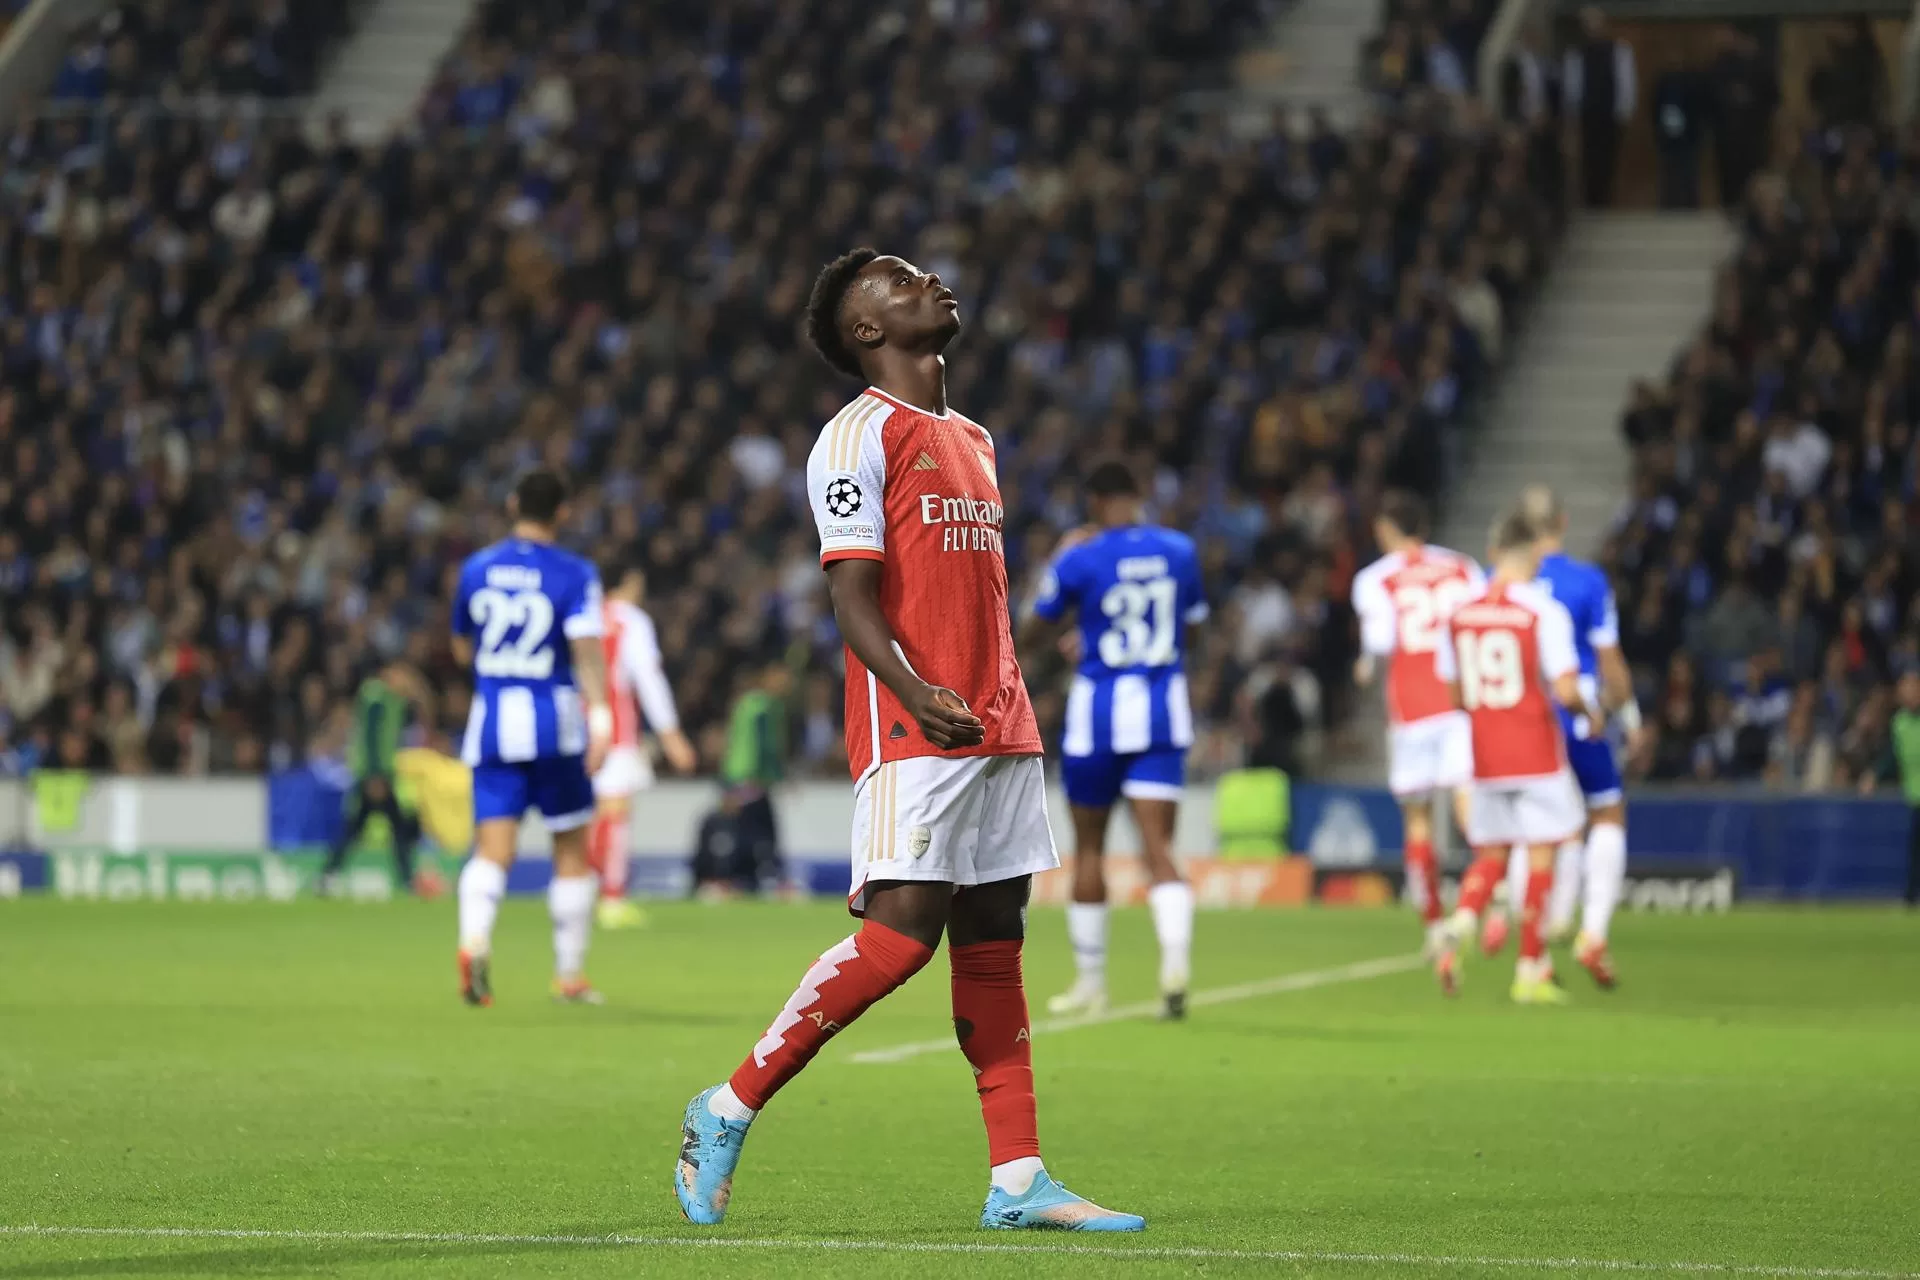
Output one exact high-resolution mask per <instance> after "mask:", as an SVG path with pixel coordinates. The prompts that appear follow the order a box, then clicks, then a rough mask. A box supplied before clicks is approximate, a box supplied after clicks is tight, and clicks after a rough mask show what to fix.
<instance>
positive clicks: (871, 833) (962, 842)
mask: <svg viewBox="0 0 1920 1280" xmlns="http://www.w3.org/2000/svg"><path fill="white" fill-rule="evenodd" d="M1059 865H1060V855H1059V853H1058V852H1056V851H1055V849H1054V845H1053V828H1052V826H1050V825H1049V824H1048V821H1047V778H1046V770H1045V769H1044V767H1043V766H1042V763H1041V759H1040V757H1039V756H964V757H960V758H958V759H955V758H953V757H949V756H913V757H910V758H909V759H906V760H891V761H888V762H887V763H885V764H882V765H881V766H880V767H879V768H878V769H875V770H874V771H873V772H871V773H869V774H868V775H867V776H866V777H865V778H862V779H861V780H860V782H859V783H858V784H857V785H856V786H855V787H854V789H853V889H852V892H851V894H850V895H849V897H848V906H849V907H850V908H851V909H852V910H853V913H854V914H855V915H859V914H860V913H861V912H863V911H864V910H865V909H866V885H867V882H868V881H869V880H944V881H946V882H947V883H949V884H952V885H954V886H956V887H958V888H967V887H969V886H972V885H978V884H993V883H995V882H997V881H1000V880H1012V879H1014V878H1015V877H1018V876H1026V875H1033V874H1035V873H1037V872H1041V871H1051V870H1053V869H1054V868H1055V867H1057V866H1059Z"/></svg>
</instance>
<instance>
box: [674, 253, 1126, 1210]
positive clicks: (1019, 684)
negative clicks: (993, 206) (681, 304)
mask: <svg viewBox="0 0 1920 1280" xmlns="http://www.w3.org/2000/svg"><path fill="white" fill-rule="evenodd" d="M959 331H960V306H959V303H958V302H957V301H956V300H955V299H954V296H953V291H952V290H950V289H948V288H946V287H945V286H944V285H942V284H941V283H940V277H939V276H937V275H934V274H932V273H931V272H924V271H921V270H920V269H918V268H917V267H915V266H913V264H911V263H909V262H904V261H902V260H901V259H899V258H897V257H892V256H889V255H882V254H880V253H877V252H875V251H874V250H872V249H856V250H854V251H853V252H851V253H849V254H845V255H843V256H842V257H840V258H837V259H835V260H834V261H833V262H831V263H829V264H828V265H827V266H826V268H825V269H824V270H823V271H821V273H820V276H819V278H818V279H817V280H816V281H815V282H814V287H813V296H812V297H811V299H809V301H808V304H807V332H808V337H809V338H810V339H811V340H812V342H813V345H814V347H815V348H816V349H817V350H818V351H819V352H820V355H821V356H822V358H824V359H825V360H826V362H827V363H828V364H829V365H831V366H833V368H834V369H836V370H838V371H839V372H841V373H844V374H846V375H847V376H848V377H850V378H862V379H864V380H865V381H867V382H868V383H869V384H870V385H869V386H868V387H867V389H866V390H865V391H863V392H862V393H861V394H860V395H859V396H857V397H855V398H854V400H853V401H852V403H850V404H848V405H847V407H846V408H844V409H842V410H841V411H840V412H839V413H838V414H837V415H835V417H834V419H833V420H832V421H831V422H829V423H828V424H827V426H826V429H825V430H824V431H822V432H821V434H820V439H819V442H818V443H817V444H816V445H815V446H814V450H813V456H812V457H811V458H810V459H809V460H808V463H807V490H808V494H809V496H810V497H811V499H812V503H813V513H814V519H815V521H816V523H817V524H818V525H819V530H820V561H821V564H822V565H823V566H824V567H825V569H826V572H827V585H828V591H829V593H830V594H831V596H832V598H833V612H834V619H835V621H837V622H838V623H839V627H840V634H841V637H842V638H843V639H844V640H845V641H846V647H847V654H846V661H847V702H846V720H847V756H848V758H849V760H850V761H851V763H852V768H853V777H854V820H853V834H852V840H851V845H852V849H851V852H852V859H853V894H852V898H851V901H850V903H849V906H850V908H851V909H852V911H853V914H854V915H856V916H859V917H862V923H861V926H860V928H859V930H858V931H857V932H855V933H854V934H853V935H852V936H851V937H848V938H845V939H842V940H841V941H840V942H838V943H836V944H835V945H834V946H832V947H831V948H829V949H828V950H827V952H826V953H825V954H824V955H822V956H821V957H820V958H819V959H818V960H817V961H815V962H814V964H813V967H812V968H810V969H808V970H807V972H806V975H805V977H803V978H802V979H801V982H800V986H799V988H798V989H797V990H796V991H795V992H794V993H793V995H792V996H791V997H790V998H789V999H788V1001H787V1005H786V1008H785V1009H783V1010H781V1012H780V1015H779V1016H778V1017H776V1018H775V1019H774V1020H773V1023H772V1025H771V1026H769V1027H768V1028H767V1032H766V1034H765V1035H764V1036H762V1037H761V1039H760V1042H759V1043H758V1044H756V1045H754V1046H753V1050H752V1052H750V1053H749V1054H748V1055H747V1058H746V1060H745V1061H744V1062H742V1063H741V1064H740V1066H739V1068H738V1069H737V1070H736V1071H735V1072H734V1073H733V1076H732V1078H731V1079H729V1080H728V1081H727V1082H726V1083H724V1084H719V1085H715V1086H714V1087H713V1088H711V1089H708V1090H706V1091H705V1092H704V1093H701V1094H700V1095H699V1096H697V1097H695V1098H694V1099H693V1101H692V1102H690V1103H688V1104H687V1110H686V1115H685V1118H684V1121H683V1126H682V1135H683V1142H682V1145H681V1149H680V1158H679V1161H678V1162H677V1163H676V1165H675V1168H674V1192H675V1194H676V1195H677V1196H678V1197H679V1200H680V1208H681V1210H682V1212H684V1213H685V1214H686V1215H687V1218H688V1220H689V1221H692V1222H696V1223H703V1224H710V1223H717V1222H719V1221H720V1220H721V1219H722V1218H724V1217H725V1216H726V1211H727V1202H728V1199H729V1198H730V1196H731V1195H732V1185H733V1172H734V1169H735V1167H736V1165H737V1164H738V1162H739V1159H740V1146H741V1143H743V1142H744V1141H745V1140H746V1136H747V1128H748V1126H749V1125H750V1124H751V1123H752V1122H753V1119H754V1117H755V1116H756V1115H757V1114H758V1113H759V1111H760V1109H761V1108H762V1107H764V1106H765V1105H766V1104H767V1103H768V1102H769V1101H770V1100H771V1099H772V1098H773V1096H774V1094H775V1093H777V1092H778V1091H779V1090H780V1088H781V1087H782V1086H783V1085H785V1084H786V1083H787V1081H789V1080H791V1079H792V1078H793V1077H794V1076H795V1075H797V1074H798V1073H799V1072H800V1070H801V1068H803V1067H805V1066H806V1064H807V1063H808V1062H809V1061H811V1060H812V1058H813V1056H814V1055H815V1054H816V1053H818V1052H819V1051H820V1047H821V1046H822V1045H823V1044H825V1043H826V1042H827V1040H828V1039H829V1038H830V1037H831V1036H833V1035H834V1034H835V1033H836V1032H838V1031H840V1030H841V1029H842V1028H844V1027H846V1026H847V1025H848V1024H849V1023H851V1022H852V1021H853V1020H854V1019H855V1018H857V1017H859V1016H860V1015H861V1014H862V1013H865V1012H866V1011H867V1009H868V1008H869V1007H870V1006H872V1005H873V1003H874V1002H875V1001H877V1000H879V999H881V998H882V997H884V996H886V995H887V994H888V993H890V992H891V991H893V990H894V989H895V988H897V987H899V986H900V985H901V984H902V983H904V982H906V981H907V980H908V979H909V978H911V977H912V976H913V975H914V974H915V973H917V972H919V970H920V969H921V968H923V967H924V966H925V965H926V963H927V962H928V961H929V960H931V959H932V958H933V951H934V948H935V947H936V946H938V945H939V943H940V939H941V937H942V935H944V936H945V937H946V940H947V956H948V959H949V961H950V962H951V964H952V966H953V1025H954V1032H955V1035H956V1036H957V1037H958V1038H959V1041H960V1049H961V1052H963V1053H964V1054H965V1055H966V1057H967V1061H968V1062H969V1063H971V1064H972V1066H973V1075H974V1084H975V1087H976V1090H977V1091H978V1093H979V1095H980V1110H981V1114H982V1116H983V1117H984V1119H985V1121H986V1128H987V1149H988V1161H989V1165H990V1166H991V1167H990V1169H989V1175H988V1177H989V1189H988V1192H987V1201H986V1206H985V1208H984V1209H983V1210H982V1212H981V1219H980V1225H981V1226H983V1227H989V1228H1034V1227H1042V1228H1044V1227H1051V1228H1064V1229H1070V1230H1078V1231H1138V1230H1140V1229H1142V1228H1143V1227H1144V1226H1145V1225H1146V1223H1145V1221H1144V1220H1142V1219H1141V1218H1139V1217H1137V1216H1135V1215H1133V1214H1124V1213H1113V1212H1111V1211H1109V1210H1106V1209H1102V1208H1100V1207H1099V1206H1098V1205H1095V1204H1093V1203H1092V1202H1091V1201H1088V1200H1086V1199H1083V1198H1082V1197H1080V1196H1076V1195H1074V1194H1073V1193H1072V1192H1070V1191H1068V1190H1066V1188H1064V1187H1062V1186H1061V1185H1060V1184H1059V1183H1057V1182H1055V1181H1053V1179H1052V1178H1051V1177H1050V1176H1049V1175H1048V1173H1047V1170H1046V1167H1045V1165H1044V1164H1043V1163H1042V1162H1041V1159H1040V1135H1039V1128H1038V1124H1037V1121H1036V1118H1035V1105H1034V1096H1033V1045H1032V1037H1031V1035H1030V1032H1029V1026H1028V1021H1027V997H1026V989H1025V984H1024V982H1023V979H1022V976H1021V967H1020V952H1021V943H1022V940H1023V938H1024V937H1025V933H1026V907H1027V897H1028V893H1029V890H1030V888H1031V881H1032V876H1033V873H1034V872H1036V871H1045V870H1050V869H1052V868H1054V867H1056V866H1058V865H1059V857H1058V856H1057V855H1056V853H1055V852H1054V847H1053V834H1052V831H1051V830H1050V828H1049V827H1048V825H1047V800H1046V779H1045V776H1044V774H1043V772H1042V769H1041V760H1040V751H1041V747H1040V730H1039V726H1038V724H1037V723H1036V722H1035V720H1034V716H1033V706H1032V704H1031V703H1030V702H1029V701H1028V699H1027V689H1026V685H1025V683H1024V682H1023V680H1022V679H1021V676H1020V666H1019V663H1018V662H1017V661H1015V658H1014V650H1013V633H1012V623H1011V619H1010V616H1009V614H1008V610H1007V569H1006V558H1005V555H1004V552H1003V548H1002V545H1001V528H1002V510H1001V505H1000V485H999V477H998V475H997V473H996V470H995V466H994V449H993V440H992V438H991V437H990V436H988V434H987V433H986V431H985V429H984V428H982V427H981V426H980V425H979V424H978V423H976V422H973V421H971V420H969V419H967V418H964V417H962V416H961V415H960V414H958V413H955V412H953V411H952V410H951V409H949V408H948V407H947V384H946V361H945V358H944V357H943V356H942V354H941V353H942V352H943V351H944V350H945V349H946V346H947V344H948V343H949V342H950V341H952V339H953V337H954V335H955V334H957V333H958V332H959ZM862 1140H863V1141H865V1142H868V1143H870V1144H873V1145H874V1146H875V1147H876V1149H884V1148H885V1147H886V1145H887V1144H889V1143H896V1142H901V1141H907V1140H908V1136H907V1135H905V1134H902V1133H898V1132H897V1131H896V1130H894V1129H893V1128H890V1127H889V1126H888V1122H887V1120H886V1118H885V1117H884V1115H881V1114H876V1115H875V1117H874V1119H873V1120H872V1122H871V1127H870V1128H869V1129H868V1130H867V1132H866V1133H865V1135H864V1136H863V1138H862Z"/></svg>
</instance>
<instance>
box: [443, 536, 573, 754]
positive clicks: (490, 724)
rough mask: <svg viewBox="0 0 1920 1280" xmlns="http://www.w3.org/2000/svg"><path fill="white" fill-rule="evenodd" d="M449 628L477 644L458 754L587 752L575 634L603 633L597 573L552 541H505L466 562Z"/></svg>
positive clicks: (461, 568) (516, 539)
mask: <svg viewBox="0 0 1920 1280" xmlns="http://www.w3.org/2000/svg"><path fill="white" fill-rule="evenodd" d="M453 633H454V634H455V635H457V636H465V637H467V638H468V639H469V640H471V641H472V642H473V704H472V707H471V708H470V709H469V711H468V713H467V732H466V737H465V739H464V740H463V741H462V743H461V747H460V758H461V759H462V760H464V761H465V762H466V763H467V764H469V765H482V764H518V763H521V762H524V761H528V760H544V759H549V758H552V757H555V756H577V755H581V754H583V753H584V752H585V751H586V749H587V723H586V715H585V712H584V711H583V709H582V707H581V704H580V691H579V689H578V688H576V687H575V685H574V682H573V650H572V648H571V647H570V645H569V644H568V642H569V641H572V640H578V639H581V638H582V637H587V636H594V637H597V636H599V635H600V634H601V609H600V575H599V574H598V573H597V572H596V571H595V570H594V567H593V565H592V564H591V563H589V562H588V561H586V560H583V559H581V558H580V557H579V556H576V555H574V554H573V553H572V552H570V551H564V550H562V549H561V548H559V547H556V546H554V545H553V544H552V543H547V542H530V541H528V540H526V539H524V538H508V539H507V540H506V541H504V542H496V543H494V544H493V545H492V546H490V547H487V548H486V549H485V550H482V551H476V552H475V553H474V554H473V555H471V556H469V557H468V558H467V562H466V563H465V564H463V565H462V566H460V585H459V588H458V589H457V590H456V591H455V592H454V597H453Z"/></svg>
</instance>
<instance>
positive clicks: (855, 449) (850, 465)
mask: <svg viewBox="0 0 1920 1280" xmlns="http://www.w3.org/2000/svg"><path fill="white" fill-rule="evenodd" d="M854 430H857V431H858V432H859V435H858V436H857V437H850V436H849V435H848V434H847V433H846V432H844V431H837V430H835V429H834V427H833V426H831V425H830V426H829V428H828V429H827V430H826V431H825V432H823V433H821V436H820V440H819V442H818V443H816V444H815V445H814V447H813V454H812V456H811V457H809V458H808V459H807V498H808V501H809V502H810V503H811V504H812V507H813V518H814V522H815V524H816V525H817V526H818V527H819V530H820V563H821V565H822V567H824V568H825V569H826V571H827V594H828V595H829V596H830V597H831V599H832V600H833V617H834V621H835V622H837V623H838V624H839V627H840V638H841V639H843V640H845V641H846V643H847V647H848V648H849V649H851V650H853V656H854V657H856V658H858V659H859V660H860V664H861V665H862V666H864V667H865V668H866V669H867V670H868V671H870V672H872V673H873V677H874V679H876V680H878V681H880V683H882V684H884V685H886V686H887V688H888V689H890V690H891V691H892V692H893V696H894V697H896V698H898V699H899V700H900V705H901V706H902V707H903V708H904V709H905V710H906V712H907V714H908V715H910V716H912V717H913V718H914V720H915V722H916V723H918V724H919V726H920V732H921V733H923V734H925V735H926V738H927V741H929V742H931V743H933V745H934V746H936V747H941V748H943V749H944V748H951V747H973V746H978V745H980V744H981V743H982V742H985V741H986V740H987V730H986V726H985V725H984V724H982V723H981V721H980V718H979V717H978V716H976V715H974V714H973V712H972V711H971V710H969V709H968V707H967V703H966V700H965V699H964V698H962V697H961V696H960V695H959V694H957V693H955V692H954V691H953V690H951V689H943V688H940V687H939V686H937V685H931V684H928V683H927V682H926V681H925V680H922V679H921V678H920V677H919V675H918V674H917V673H916V672H915V671H914V669H913V668H912V667H911V666H910V665H908V663H907V659H906V655H905V654H904V653H903V652H902V651H901V648H900V640H899V637H897V636H896V635H894V632H893V625H892V624H891V623H889V622H888V621H887V617H886V614H885V612H884V611H883V610H882V609H881V607H880V579H881V576H882V575H883V574H884V572H885V571H886V560H887V531H886V517H885V507H886V487H887V457H886V447H885V445H884V444H883V443H882V441H881V439H880V432H879V431H878V430H877V429H875V428H872V427H870V426H862V427H856V428H854Z"/></svg>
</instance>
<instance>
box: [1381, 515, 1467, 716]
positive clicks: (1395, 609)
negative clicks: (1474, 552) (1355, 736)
mask: <svg viewBox="0 0 1920 1280" xmlns="http://www.w3.org/2000/svg"><path fill="white" fill-rule="evenodd" d="M1485 585H1486V578H1485V576H1484V575H1483V574H1482V573H1481V572H1480V566H1479V565H1477V564H1475V563H1474V562H1473V561H1472V560H1470V559H1468V558H1467V557H1466V556H1463V555H1461V554H1460V553H1459V552H1458V551H1449V550H1447V549H1446V548H1445V547H1430V546H1420V547H1415V548H1413V549H1411V550H1408V551H1395V552H1391V553H1389V554H1387V555H1384V556H1381V557H1380V558H1379V559H1378V560H1375V561H1374V562H1373V563H1372V564H1370V565H1368V566H1367V567H1366V568H1364V569H1362V570H1361V571H1360V572H1359V573H1357V574H1355V575H1354V578H1353V611H1354V612H1355V613H1356V614H1358V615H1359V617H1360V648H1361V651H1362V652H1364V653H1367V654H1369V655H1371V656H1373V657H1375V658H1384V659H1386V662H1387V679H1386V686H1387V719H1388V721H1389V722H1390V723H1392V724H1396V725H1401V724H1413V723H1415V722H1416V721H1420V720H1427V719H1430V718H1432V717H1434V716H1439V715H1446V714H1448V713H1449V712H1451V711H1452V710H1453V709H1454V707H1453V696H1452V694H1450V693H1449V692H1448V691H1447V685H1446V682H1445V681H1444V680H1441V679H1440V678H1439V677H1438V676H1436V675H1435V674H1434V671H1433V655H1434V652H1435V650H1437V649H1438V648H1439V647H1440V637H1441V636H1442V634H1444V633H1445V631H1446V628H1447V620H1448V619H1449V618H1450V617H1452V616H1453V611H1454V610H1455V609H1457V608H1458V607H1459V606H1460V604H1461V602H1462V601H1464V600H1469V599H1471V598H1472V597H1474V596H1477V595H1479V594H1480V591H1481V589H1482V588H1483V587H1484V586H1485Z"/></svg>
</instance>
